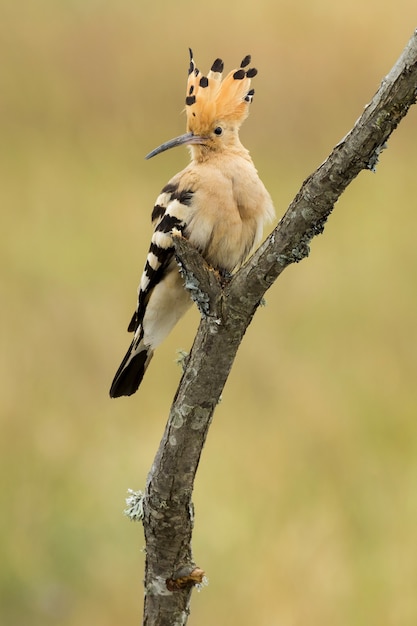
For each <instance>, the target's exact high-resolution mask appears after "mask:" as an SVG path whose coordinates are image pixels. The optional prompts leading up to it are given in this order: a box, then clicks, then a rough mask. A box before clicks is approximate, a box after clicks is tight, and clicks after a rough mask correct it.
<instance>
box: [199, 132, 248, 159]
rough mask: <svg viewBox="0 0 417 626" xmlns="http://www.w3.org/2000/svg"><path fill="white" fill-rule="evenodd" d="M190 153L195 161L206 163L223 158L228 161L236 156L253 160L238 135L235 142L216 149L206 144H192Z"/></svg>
mask: <svg viewBox="0 0 417 626" xmlns="http://www.w3.org/2000/svg"><path fill="white" fill-rule="evenodd" d="M190 153H191V160H192V161H193V162H194V163H205V162H214V161H217V162H219V163H221V162H222V160H223V161H227V160H228V159H236V158H241V159H245V160H246V161H250V162H252V159H251V157H250V155H249V151H248V150H247V149H246V148H245V147H244V146H243V145H242V144H241V142H240V140H239V138H238V137H237V138H236V140H235V141H234V142H233V143H230V144H228V145H226V146H222V147H221V148H216V149H213V148H210V147H209V146H205V145H194V146H190Z"/></svg>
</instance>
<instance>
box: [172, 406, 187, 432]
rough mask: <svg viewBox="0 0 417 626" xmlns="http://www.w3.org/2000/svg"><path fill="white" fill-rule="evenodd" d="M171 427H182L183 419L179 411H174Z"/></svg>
mask: <svg viewBox="0 0 417 626" xmlns="http://www.w3.org/2000/svg"><path fill="white" fill-rule="evenodd" d="M181 408H182V407H181ZM171 425H172V427H173V428H181V427H182V426H183V425H184V418H183V416H182V414H181V411H179V410H178V411H175V413H174V415H173V416H172V419H171Z"/></svg>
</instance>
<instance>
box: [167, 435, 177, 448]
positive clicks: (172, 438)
mask: <svg viewBox="0 0 417 626" xmlns="http://www.w3.org/2000/svg"><path fill="white" fill-rule="evenodd" d="M168 443H169V445H170V446H176V445H177V438H176V436H175V435H170V436H169V438H168Z"/></svg>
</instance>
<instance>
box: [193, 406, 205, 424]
mask: <svg viewBox="0 0 417 626" xmlns="http://www.w3.org/2000/svg"><path fill="white" fill-rule="evenodd" d="M207 413H208V409H204V408H202V407H196V408H195V409H194V415H193V421H192V423H191V428H192V429H193V430H200V429H201V428H204V427H205V426H206V424H207Z"/></svg>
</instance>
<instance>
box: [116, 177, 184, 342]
mask: <svg viewBox="0 0 417 626" xmlns="http://www.w3.org/2000/svg"><path fill="white" fill-rule="evenodd" d="M180 180H181V179H180V177H178V176H177V177H174V178H173V179H172V180H171V181H170V182H169V183H168V184H167V185H166V186H165V187H164V188H163V189H162V191H161V193H160V195H159V196H158V198H157V199H156V203H155V206H154V208H153V211H152V223H153V225H154V232H153V235H152V239H151V245H150V247H149V252H148V256H147V258H146V263H145V267H144V270H143V273H142V277H141V280H140V284H139V288H138V303H137V307H136V311H135V312H134V314H133V317H132V319H131V321H130V324H129V326H128V331H129V332H135V331H136V330H137V329H138V327H139V326H140V324H141V323H142V320H143V316H144V314H145V310H146V306H147V303H148V301H149V298H150V296H151V293H152V291H153V289H154V288H155V286H156V285H157V284H158V283H159V282H160V281H161V280H162V278H163V277H164V275H165V273H166V271H167V269H168V267H169V265H170V263H171V261H172V258H173V255H174V245H173V241H172V231H173V230H174V229H176V230H179V231H180V232H183V231H184V229H185V227H186V224H187V218H188V215H189V213H190V205H191V201H192V197H193V192H192V191H191V190H189V189H185V190H181V191H180V190H179V186H180Z"/></svg>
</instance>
